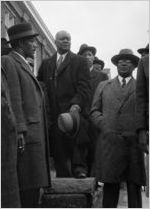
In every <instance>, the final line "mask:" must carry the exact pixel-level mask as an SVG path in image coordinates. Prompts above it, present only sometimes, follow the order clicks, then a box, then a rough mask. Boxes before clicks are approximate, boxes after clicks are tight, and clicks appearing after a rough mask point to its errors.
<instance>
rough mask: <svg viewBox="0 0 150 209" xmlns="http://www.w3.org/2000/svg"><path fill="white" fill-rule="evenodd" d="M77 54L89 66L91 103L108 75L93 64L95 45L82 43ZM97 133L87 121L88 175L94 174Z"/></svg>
mask: <svg viewBox="0 0 150 209" xmlns="http://www.w3.org/2000/svg"><path fill="white" fill-rule="evenodd" d="M78 54H79V55H81V56H83V57H85V58H86V59H87V61H88V67H89V71H90V77H91V86H92V97H91V103H92V98H93V95H94V93H95V90H96V88H97V86H98V84H99V83H100V82H101V81H104V80H108V76H107V75H106V74H105V73H103V72H101V71H98V70H97V68H96V67H95V65H94V64H93V63H94V60H95V54H96V48H95V47H93V46H88V45H87V44H82V45H81V46H80V49H79V52H78ZM91 103H90V104H91ZM97 134H98V133H97V130H96V129H95V127H94V126H93V124H92V123H91V121H89V128H88V135H89V138H90V143H89V149H88V157H87V164H88V174H89V176H94V175H95V174H94V156H95V146H96V139H97Z"/></svg>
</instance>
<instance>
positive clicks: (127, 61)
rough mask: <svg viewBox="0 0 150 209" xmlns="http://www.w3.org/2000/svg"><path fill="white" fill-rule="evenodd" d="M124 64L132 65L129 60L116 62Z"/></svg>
mask: <svg viewBox="0 0 150 209" xmlns="http://www.w3.org/2000/svg"><path fill="white" fill-rule="evenodd" d="M124 63H126V64H132V61H131V60H119V61H118V64H124Z"/></svg>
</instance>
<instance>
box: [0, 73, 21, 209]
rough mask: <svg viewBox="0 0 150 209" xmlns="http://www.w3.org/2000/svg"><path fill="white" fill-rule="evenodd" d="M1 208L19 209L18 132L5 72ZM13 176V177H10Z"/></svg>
mask: <svg viewBox="0 0 150 209" xmlns="http://www.w3.org/2000/svg"><path fill="white" fill-rule="evenodd" d="M1 121H2V123H1V206H2V207H3V208H12V207H13V208H19V207H21V205H20V196H19V185H18V176H17V131H16V121H15V117H14V114H13V111H12V108H11V102H10V96H9V89H8V85H7V81H6V76H5V72H4V71H3V70H2V71H1ZM10 174H11V175H10Z"/></svg>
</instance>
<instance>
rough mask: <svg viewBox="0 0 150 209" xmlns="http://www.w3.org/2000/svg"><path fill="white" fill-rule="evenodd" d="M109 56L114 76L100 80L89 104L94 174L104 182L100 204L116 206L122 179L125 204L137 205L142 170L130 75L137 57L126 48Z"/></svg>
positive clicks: (142, 174)
mask: <svg viewBox="0 0 150 209" xmlns="http://www.w3.org/2000/svg"><path fill="white" fill-rule="evenodd" d="M111 60H112V63H113V64H114V65H116V66H117V70H118V76H117V77H115V78H114V79H112V80H109V81H104V82H101V83H100V85H99V86H98V88H97V90H96V93H95V95H94V99H93V104H92V108H91V119H92V121H93V123H94V124H95V126H96V127H97V128H98V129H99V131H100V135H99V139H98V145H97V151H96V178H97V181H100V182H103V183H104V188H103V194H104V196H103V203H102V204H103V207H104V208H110V207H112V208H115V207H117V204H118V199H119V190H120V183H121V182H123V181H126V183H127V192H128V207H133V208H140V207H142V200H141V186H142V185H145V170H144V159H143V153H142V151H141V150H140V148H139V146H138V142H137V135H136V126H135V122H136V118H135V114H136V112H135V88H136V83H135V79H134V78H133V77H132V72H133V70H134V69H135V68H136V67H137V65H138V61H139V58H138V57H137V56H135V55H133V52H132V51H131V50H130V49H122V50H121V51H120V53H119V54H117V55H115V56H113V57H112V59H111Z"/></svg>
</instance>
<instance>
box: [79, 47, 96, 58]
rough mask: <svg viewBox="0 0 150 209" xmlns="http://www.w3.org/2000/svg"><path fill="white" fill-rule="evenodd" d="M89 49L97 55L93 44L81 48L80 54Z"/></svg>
mask: <svg viewBox="0 0 150 209" xmlns="http://www.w3.org/2000/svg"><path fill="white" fill-rule="evenodd" d="M88 50H89V51H91V52H92V54H93V55H94V56H95V54H96V48H95V47H93V46H88V47H85V48H83V49H81V50H80V51H79V52H78V54H79V55H82V54H83V53H84V52H85V51H88Z"/></svg>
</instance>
